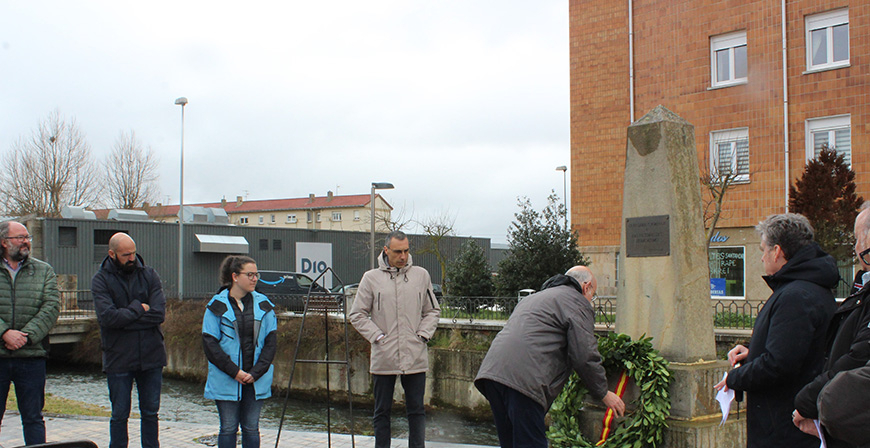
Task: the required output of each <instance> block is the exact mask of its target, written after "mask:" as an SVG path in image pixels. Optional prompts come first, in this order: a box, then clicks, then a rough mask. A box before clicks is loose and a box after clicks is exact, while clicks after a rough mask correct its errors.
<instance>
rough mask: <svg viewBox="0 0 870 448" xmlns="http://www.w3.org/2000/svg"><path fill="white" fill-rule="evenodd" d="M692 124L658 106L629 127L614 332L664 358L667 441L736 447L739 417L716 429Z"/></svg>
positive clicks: (715, 371) (716, 367) (715, 366)
mask: <svg viewBox="0 0 870 448" xmlns="http://www.w3.org/2000/svg"><path fill="white" fill-rule="evenodd" d="M699 179H700V176H699V170H698V157H697V152H696V149H695V129H694V126H692V125H691V124H690V123H689V122H687V121H685V120H683V119H682V118H680V117H679V116H677V115H676V114H674V113H673V112H671V111H670V110H668V109H666V108H665V107H663V106H658V107H656V108H655V109H653V110H652V111H650V112H649V113H648V114H646V115H645V116H644V117H643V118H641V119H640V120H638V121H636V122H635V123H633V124H631V126H629V127H628V144H627V154H626V161H625V184H624V188H623V208H622V218H623V222H622V223H623V227H622V238H621V247H620V254H621V255H620V267H619V272H620V279H619V285H618V286H619V287H618V291H619V292H618V296H617V313H616V331H617V332H619V333H626V334H628V335H630V336H631V337H632V338H634V339H637V338H640V337H641V336H642V335H646V336H652V338H653V341H652V342H653V345H654V347H655V348H656V349H658V350H659V351H660V352H661V354H662V355H663V356H664V357H665V358H666V359H668V361H670V370H671V372H672V373H673V379H672V382H671V387H670V394H671V417H672V421H670V422H669V429H668V432H667V435H666V436H665V441H664V442H665V446H679V447H702V446H703V447H732V446H733V447H738V446H744V444H745V435H743V434H745V432H744V431H745V429H744V420H740V419H735V418H732V419H731V420H730V421H729V424H727V425H725V426H723V427H721V428H719V427H717V425H718V423H719V420H720V418H721V417H720V416H721V414H719V406H718V403H717V402H716V401H715V391H714V390H713V385H714V384H716V383H717V382H718V381H719V380H720V379H721V378H722V374H723V372H725V370H726V369H727V368H728V365H727V363H726V362H724V361H718V360H717V359H716V346H715V341H714V337H713V316H712V311H711V304H710V280H709V278H710V271H709V264H708V258H707V245H706V241H705V234H704V221H703V216H702V211H701V186H700V183H699Z"/></svg>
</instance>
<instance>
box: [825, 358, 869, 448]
mask: <svg viewBox="0 0 870 448" xmlns="http://www.w3.org/2000/svg"><path fill="white" fill-rule="evenodd" d="M868 396H870V364H867V365H866V366H864V367H861V368H857V369H852V370H847V371H845V372H840V373H838V374H837V375H836V376H834V379H832V380H831V381H830V382H829V383H828V384H827V385H826V386H825V387H824V388H823V389H822V392H821V393H820V394H819V420H820V421H821V422H822V426H824V428H825V429H826V432H828V433H829V434H830V435H831V436H833V437H836V440H838V443H843V444H846V445H844V446H861V447H870V428H868V422H870V406H867V397H868ZM829 440H831V439H830V437H828V438H826V439H825V441H826V442H828V446H831V444H830V442H829Z"/></svg>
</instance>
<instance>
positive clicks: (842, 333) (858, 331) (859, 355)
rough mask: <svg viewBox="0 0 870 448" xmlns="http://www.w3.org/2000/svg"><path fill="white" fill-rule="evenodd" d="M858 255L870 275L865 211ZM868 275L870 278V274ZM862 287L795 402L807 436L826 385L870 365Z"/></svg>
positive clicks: (869, 322) (868, 310)
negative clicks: (816, 371)
mask: <svg viewBox="0 0 870 448" xmlns="http://www.w3.org/2000/svg"><path fill="white" fill-rule="evenodd" d="M855 253H856V254H858V263H860V265H861V269H862V271H865V272H866V271H870V210H864V211H862V212H861V213H860V214H859V215H858V217H857V218H855ZM865 275H867V276H868V277H870V274H865ZM868 280H870V278H868ZM856 283H857V282H856ZM861 284H862V287H861V289H860V290H859V291H858V292H856V293H854V294H852V295H851V296H849V297H848V298H846V300H845V301H843V303H842V304H841V305H840V307H839V308H837V311H836V312H835V313H834V319H833V320H832V321H831V325H830V326H829V327H828V337H827V344H828V345H827V347H828V350H827V359H826V361H825V368H824V371H823V372H822V373H821V375H819V376H817V377H816V378H815V379H814V380H813V381H812V382H811V383H810V384H807V385H806V386H805V387H804V388H803V389H802V390H801V391H800V393H798V395H797V397H796V398H795V403H794V404H795V412H794V414H793V421H794V424H795V425H796V426H797V427H798V428H800V429H801V431H804V432H806V433H807V434H815V433H816V425H815V423H814V422H813V420H814V419H818V418H819V411H818V409H817V407H816V402H817V401H818V398H819V393H820V392H821V390H822V388H823V387H824V386H825V384H827V383H828V381H830V380H831V378H833V377H834V376H835V375H836V374H838V373H840V372H842V371H846V370H852V369H857V368H859V367H863V366H864V365H865V364H867V361H870V343H868V342H870V282H868V281H864V280H863V279H862V280H861ZM825 441H826V442H827V445H828V447H830V448H839V447H850V446H853V445H852V444H849V443H846V442H844V441H842V440H839V439H838V438H836V437H834V436H831V435H826V437H825Z"/></svg>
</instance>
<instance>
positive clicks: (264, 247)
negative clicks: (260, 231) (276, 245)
mask: <svg viewBox="0 0 870 448" xmlns="http://www.w3.org/2000/svg"><path fill="white" fill-rule="evenodd" d="M260 250H269V240H268V239H267V238H260Z"/></svg>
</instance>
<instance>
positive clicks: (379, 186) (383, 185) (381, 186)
mask: <svg viewBox="0 0 870 448" xmlns="http://www.w3.org/2000/svg"><path fill="white" fill-rule="evenodd" d="M392 188H395V187H393V184H391V183H389V182H372V199H371V204H372V217H371V221H372V234H371V240H370V241H369V242H370V243H371V246H372V257H371V264H370V267H369V268H370V269H374V268H375V258H377V250H376V249H375V190H390V189H392Z"/></svg>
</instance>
